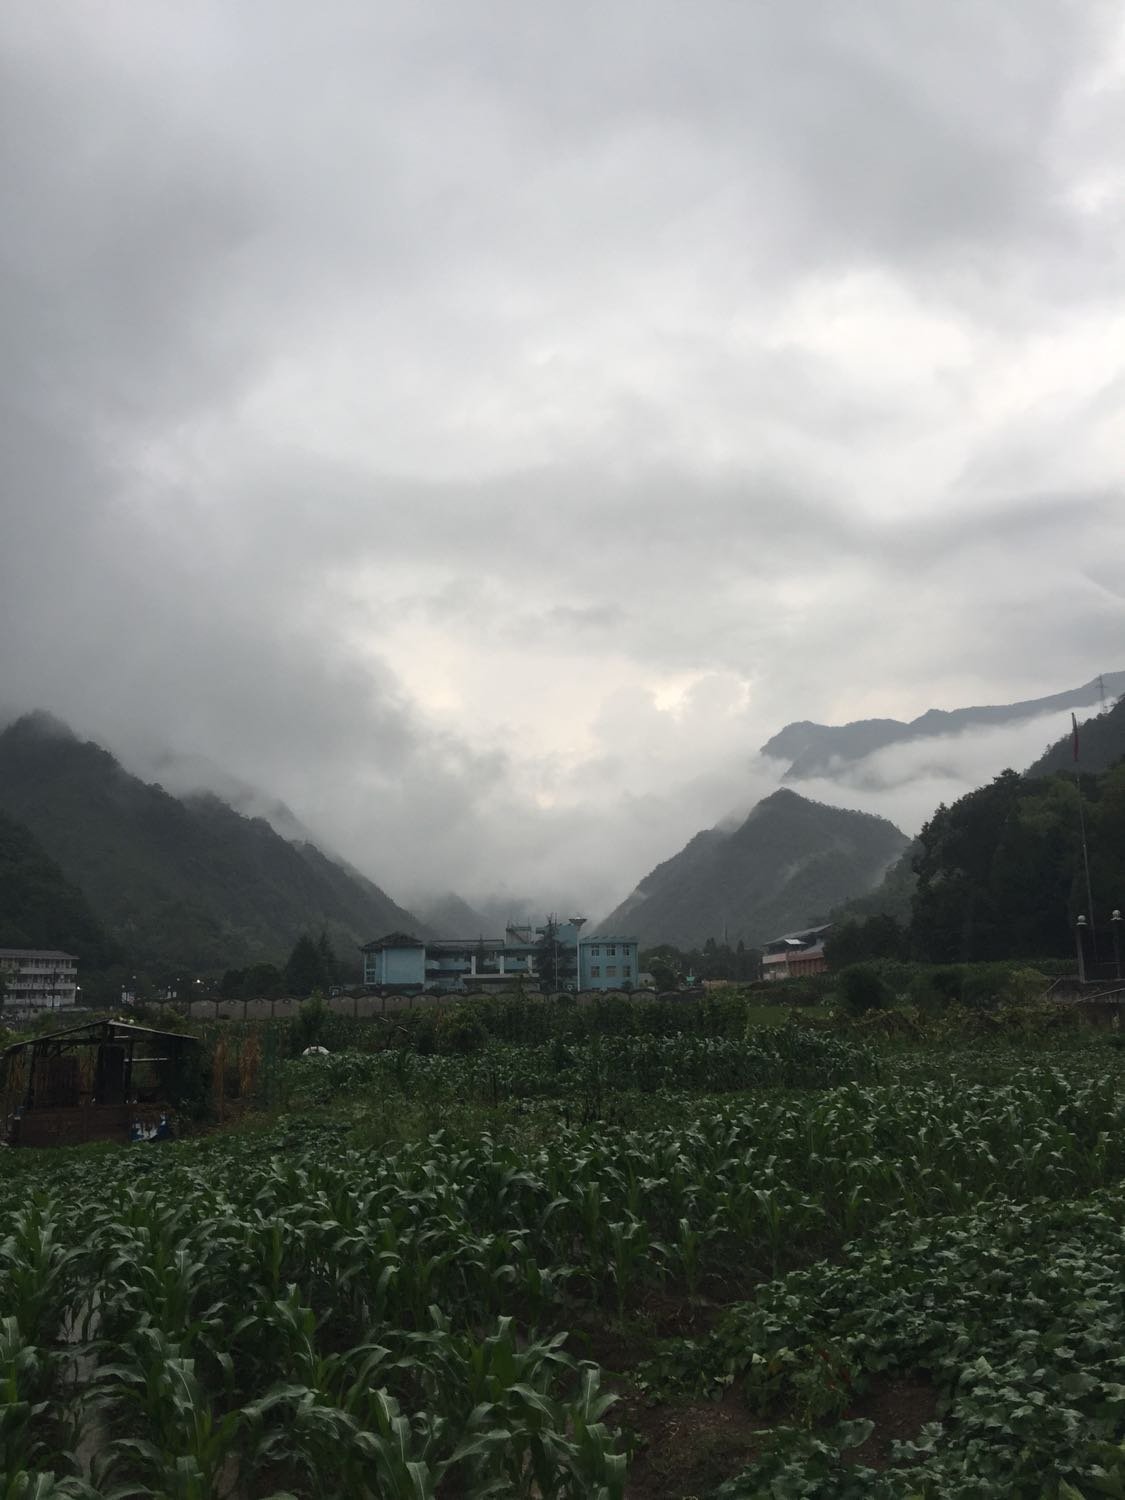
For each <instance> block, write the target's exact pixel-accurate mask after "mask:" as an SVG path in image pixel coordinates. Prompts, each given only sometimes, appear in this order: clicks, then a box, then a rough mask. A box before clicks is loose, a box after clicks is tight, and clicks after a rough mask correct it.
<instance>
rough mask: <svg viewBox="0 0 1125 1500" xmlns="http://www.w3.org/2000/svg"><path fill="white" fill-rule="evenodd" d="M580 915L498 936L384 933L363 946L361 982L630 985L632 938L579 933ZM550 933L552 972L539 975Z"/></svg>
mask: <svg viewBox="0 0 1125 1500" xmlns="http://www.w3.org/2000/svg"><path fill="white" fill-rule="evenodd" d="M585 920H586V919H585V918H584V917H568V918H567V919H566V920H565V921H563V922H554V921H552V922H550V923H545V924H544V925H543V926H542V927H531V926H509V927H508V928H507V930H506V931H505V933H504V936H503V937H502V938H486V937H476V938H435V939H431V940H429V941H427V942H423V941H422V940H421V939H420V938H417V937H414V936H413V935H412V934H411V933H406V932H392V933H389V934H388V935H387V936H386V937H383V938H379V939H378V941H376V942H372V943H365V944H364V946H363V948H362V949H361V952H362V953H363V982H364V984H365V985H367V986H368V987H369V988H371V989H384V990H386V989H390V990H398V991H401V992H403V993H407V994H417V993H419V992H421V991H422V990H438V991H445V992H450V993H461V994H471V993H475V992H476V993H479V992H481V991H491V992H493V993H496V992H502V991H504V990H506V989H513V988H515V987H516V986H517V985H519V984H527V985H531V984H537V985H538V987H539V988H540V989H561V990H574V989H578V990H619V989H632V988H633V986H634V985H635V984H636V982H637V973H638V960H637V939H636V938H634V937H618V936H616V935H608V936H607V935H603V934H598V935H597V936H594V937H587V938H584V937H582V936H581V930H582V926H583V924H584V922H585ZM548 935H553V937H554V940H555V946H554V948H553V949H552V950H551V951H552V957H551V960H550V962H551V967H552V970H553V972H550V973H546V974H540V973H539V972H538V969H537V963H538V960H539V958H540V957H541V954H542V951H543V950H542V947H541V944H542V943H543V940H544V939H545V938H546V937H548Z"/></svg>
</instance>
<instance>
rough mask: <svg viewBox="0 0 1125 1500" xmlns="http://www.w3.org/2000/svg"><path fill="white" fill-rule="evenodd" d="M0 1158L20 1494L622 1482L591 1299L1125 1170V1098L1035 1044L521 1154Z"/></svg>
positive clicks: (611, 1487)
mask: <svg viewBox="0 0 1125 1500" xmlns="http://www.w3.org/2000/svg"><path fill="white" fill-rule="evenodd" d="M0 1173H2V1174H3V1175H2V1176H0V1181H3V1182H4V1189H5V1190H4V1199H3V1207H2V1208H0V1320H2V1322H0V1329H2V1333H3V1338H2V1346H0V1380H2V1381H3V1382H4V1390H5V1395H6V1404H5V1405H4V1406H3V1407H2V1408H0V1472H3V1473H4V1474H5V1475H7V1476H13V1477H12V1478H11V1480H10V1487H9V1491H8V1494H10V1495H11V1496H12V1497H13V1500H14V1497H17V1496H21V1495H24V1494H27V1495H32V1494H34V1495H37V1496H38V1497H39V1500H47V1497H48V1496H49V1495H51V1494H57V1495H60V1496H62V1495H81V1494H89V1493H91V1492H93V1493H100V1494H110V1493H117V1494H121V1495H124V1494H125V1493H132V1494H153V1495H168V1496H174V1497H177V1500H191V1497H203V1496H212V1495H219V1494H222V1493H225V1492H226V1491H227V1490H229V1489H230V1488H231V1486H233V1485H237V1486H238V1490H237V1492H238V1493H241V1494H245V1495H259V1494H262V1495H264V1494H267V1493H269V1492H270V1489H271V1486H272V1487H273V1488H274V1489H277V1490H281V1489H285V1490H288V1491H289V1492H291V1493H297V1494H301V1495H305V1494H309V1495H311V1494H322V1493H339V1494H347V1495H356V1496H364V1495H372V1496H380V1497H382V1496H397V1495H399V1494H405V1493H410V1494H412V1495H414V1496H415V1497H420V1496H424V1495H426V1494H428V1493H432V1492H434V1491H435V1490H436V1489H437V1487H438V1486H439V1485H441V1486H442V1493H461V1494H468V1495H473V1496H476V1495H483V1494H485V1493H492V1492H494V1491H495V1490H497V1489H499V1490H500V1491H502V1492H503V1493H505V1494H514V1495H531V1494H533V1493H534V1494H537V1495H541V1496H545V1497H550V1496H558V1497H569V1496H602V1495H604V1496H606V1497H607V1500H608V1497H610V1496H613V1495H616V1494H619V1493H620V1492H621V1485H622V1483H623V1478H622V1474H623V1460H622V1448H621V1445H620V1443H619V1442H618V1441H617V1440H616V1439H615V1438H614V1437H613V1435H612V1432H611V1431H610V1429H609V1427H608V1426H607V1423H606V1421H605V1420H604V1418H605V1415H606V1413H605V1400H604V1397H603V1396H602V1395H601V1393H600V1391H599V1386H598V1377H597V1372H596V1371H595V1370H593V1369H592V1368H591V1367H589V1366H586V1367H581V1366H578V1365H576V1364H575V1363H574V1362H573V1360H570V1359H569V1358H568V1357H567V1356H566V1354H565V1352H564V1350H563V1348H562V1347H561V1345H560V1344H559V1342H558V1341H557V1337H556V1333H557V1331H559V1330H562V1329H564V1328H566V1327H567V1325H568V1322H569V1321H570V1320H571V1318H572V1317H574V1316H575V1315H576V1314H577V1312H578V1310H579V1308H580V1307H582V1306H586V1307H590V1306H600V1305H603V1304H604V1303H606V1302H609V1303H610V1304H616V1305H617V1306H618V1307H620V1308H625V1307H627V1306H629V1305H630V1304H632V1303H633V1302H634V1301H635V1300H636V1299H637V1298H638V1297H640V1296H642V1295H644V1293H645V1292H646V1290H647V1289H648V1288H650V1287H652V1286H654V1285H663V1286H664V1287H667V1288H672V1289H674V1290H676V1291H679V1292H685V1293H690V1292H692V1291H694V1290H696V1289H698V1288H700V1287H701V1286H711V1287H715V1286H721V1287H729V1286H731V1285H732V1284H733V1283H734V1282H735V1281H736V1280H737V1281H738V1282H739V1283H740V1284H741V1285H743V1286H745V1284H746V1280H747V1278H748V1277H749V1278H763V1279H764V1278H768V1277H770V1276H775V1275H777V1274H778V1273H779V1272H781V1271H783V1270H785V1269H788V1268H790V1267H792V1266H795V1265H796V1266H800V1265H802V1264H807V1263H808V1262H810V1261H811V1260H813V1259H815V1258H816V1257H817V1256H820V1255H822V1254H823V1253H824V1252H825V1251H826V1250H827V1249H829V1248H831V1247H833V1246H839V1245H840V1244H842V1243H843V1242H844V1241H847V1240H850V1239H852V1238H854V1237H855V1236H857V1235H860V1234H863V1233H866V1232H869V1231H871V1230H873V1229H875V1228H876V1227H877V1226H878V1225H879V1224H881V1223H882V1222H883V1221H885V1220H886V1219H887V1217H888V1215H891V1214H893V1213H895V1212H897V1211H901V1210H905V1211H906V1212H907V1213H909V1214H913V1215H921V1214H932V1213H937V1212H948V1211H951V1210H952V1211H964V1210H968V1209H970V1208H971V1207H972V1206H973V1205H974V1204H975V1203H977V1202H979V1201H980V1200H982V1199H985V1198H997V1197H1004V1198H1007V1199H1010V1200H1012V1201H1027V1200H1029V1199H1032V1198H1034V1197H1037V1196H1039V1197H1042V1198H1044V1199H1055V1200H1060V1199H1065V1198H1070V1197H1077V1196H1080V1195H1082V1194H1085V1193H1088V1192H1089V1191H1091V1190H1093V1189H1095V1188H1098V1187H1099V1186H1101V1185H1103V1184H1105V1183H1109V1182H1113V1181H1116V1180H1118V1179H1120V1178H1121V1177H1122V1176H1125V1106H1123V1105H1122V1103H1121V1102H1120V1101H1119V1099H1118V1097H1117V1094H1116V1092H1115V1090H1114V1088H1113V1086H1112V1083H1111V1082H1109V1081H1106V1080H1102V1081H1097V1080H1095V1081H1090V1082H1086V1083H1075V1082H1073V1081H1068V1080H1066V1079H1064V1078H1061V1077H1059V1076H1057V1075H1055V1074H1052V1073H1050V1072H1047V1071H1044V1072H1040V1073H1036V1074H1034V1075H1031V1076H1029V1077H1028V1078H1026V1079H1024V1080H1021V1081H1015V1082H1012V1083H1011V1084H1009V1085H1007V1086H1005V1087H1003V1088H998V1089H987V1090H986V1089H976V1088H958V1087H952V1086H950V1087H946V1088H944V1089H943V1088H940V1087H937V1086H933V1085H931V1086H928V1087H923V1088H918V1089H904V1088H895V1089H886V1088H880V1087H878V1086H870V1085H869V1086H860V1085H857V1084H849V1085H846V1086H844V1087H842V1088H839V1089H836V1090H832V1091H830V1092H828V1093H826V1094H823V1095H819V1096H802V1097H788V1098H778V1097H776V1096H774V1097H772V1098H769V1099H760V1100H756V1101H752V1102H750V1103H739V1104H731V1105H728V1106H726V1107H714V1108H710V1109H709V1110H708V1112H706V1113H704V1114H702V1115H701V1117H700V1118H698V1119H696V1120H693V1121H690V1122H688V1123H686V1124H677V1125H668V1126H665V1127H662V1128H660V1129H654V1130H648V1131H620V1130H619V1131H613V1130H608V1129H600V1130H599V1129H577V1128H569V1129H567V1128H560V1129H559V1130H558V1132H557V1133H556V1135H555V1136H554V1137H553V1138H552V1139H551V1141H550V1142H549V1143H547V1144H545V1145H543V1146H540V1147H538V1148H536V1149H534V1150H530V1151H523V1152H521V1151H519V1150H517V1149H516V1148H514V1147H513V1146H511V1145H509V1144H505V1143H502V1142H499V1141H496V1140H493V1139H490V1138H488V1137H483V1138H478V1139H475V1140H471V1141H460V1140H456V1139H449V1138H445V1137H443V1136H440V1135H439V1136H436V1137H433V1138H431V1139H430V1140H428V1141H422V1142H418V1143H416V1144H414V1145H411V1146H408V1147H405V1148H403V1149H401V1150H399V1151H398V1152H396V1153H394V1154H393V1155H385V1154H379V1153H375V1152H361V1151H354V1150H351V1151H349V1150H347V1149H346V1148H345V1147H343V1146H342V1145H341V1138H340V1136H339V1135H338V1134H334V1133H332V1132H330V1131H313V1132H310V1133H309V1134H308V1135H307V1137H306V1138H305V1140H304V1142H303V1144H301V1143H298V1142H295V1141H290V1142H289V1144H288V1145H287V1146H285V1147H284V1148H281V1141H280V1140H279V1138H278V1137H276V1136H275V1137H273V1138H268V1137H266V1138H262V1137H259V1138H255V1137H252V1136H242V1137H237V1138H230V1139H229V1140H224V1141H220V1142H212V1143H199V1144H192V1143H185V1144H184V1145H181V1146H176V1147H171V1148H167V1149H166V1150H163V1151H161V1150H156V1149H153V1150H151V1151H150V1152H146V1151H145V1150H144V1149H143V1148H137V1149H135V1150H134V1151H131V1152H127V1151H121V1152H116V1153H107V1154H105V1155H102V1156H100V1157H90V1156H85V1157H77V1158H71V1159H64V1160H63V1161H61V1162H56V1163H55V1164H53V1165H50V1166H47V1167H44V1168H42V1169H41V1170H40V1171H39V1172H38V1173H37V1174H36V1175H35V1177H34V1178H33V1177H32V1175H31V1172H30V1170H29V1168H28V1166H27V1162H26V1158H24V1159H22V1160H20V1161H18V1162H12V1163H7V1162H6V1163H5V1164H4V1167H3V1168H0ZM33 1183H34V1188H33V1190H32V1191H30V1192H29V1191H28V1189H29V1188H30V1187H32V1184H33ZM513 1316H514V1318H515V1320H516V1321H515V1322H509V1321H507V1319H508V1318H510V1317H513ZM541 1330H547V1333H546V1334H545V1335H544V1334H543V1333H542V1332H541ZM470 1394H471V1396H472V1400H471V1401H470V1400H469V1395H470ZM95 1449H96V1450H97V1452H98V1454H99V1458H98V1461H97V1463H95V1464H93V1465H91V1463H90V1462H89V1455H90V1454H91V1453H92V1452H93V1451H94V1450H95ZM50 1470H53V1471H54V1472H55V1473H56V1474H57V1475H58V1479H57V1481H51V1482H48V1481H46V1480H43V1481H42V1487H41V1488H32V1486H33V1485H34V1484H39V1483H40V1481H39V1479H38V1478H36V1477H35V1476H38V1475H41V1474H43V1473H46V1472H48V1471H50ZM21 1475H22V1476H24V1477H23V1478H20V1476H21ZM88 1481H89V1482H91V1483H92V1484H93V1486H94V1489H93V1491H91V1490H90V1488H89V1487H88V1483H87V1482H88ZM51 1484H53V1485H54V1488H53V1489H52V1488H51ZM125 1484H129V1485H132V1486H133V1488H131V1489H129V1490H128V1491H126V1490H123V1489H121V1488H120V1486H122V1485H125Z"/></svg>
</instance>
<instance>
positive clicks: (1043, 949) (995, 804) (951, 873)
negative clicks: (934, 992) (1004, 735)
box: [827, 763, 1125, 968]
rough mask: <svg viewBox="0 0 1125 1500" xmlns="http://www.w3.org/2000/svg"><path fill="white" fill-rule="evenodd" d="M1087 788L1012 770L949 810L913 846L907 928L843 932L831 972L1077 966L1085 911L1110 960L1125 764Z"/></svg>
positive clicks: (1119, 903) (1119, 902) (1122, 850)
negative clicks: (1012, 961) (884, 964)
mask: <svg viewBox="0 0 1125 1500" xmlns="http://www.w3.org/2000/svg"><path fill="white" fill-rule="evenodd" d="M1080 788H1081V789H1080ZM1080 788H1079V783H1078V782H1077V781H1076V780H1075V778H1074V777H1071V776H1049V777H1036V778H1031V779H1029V778H1027V777H1023V776H1019V775H1017V773H1016V772H1015V771H1004V772H1002V773H1001V774H1000V775H999V776H997V777H996V778H995V780H993V781H992V782H990V783H989V784H988V785H987V786H983V787H979V788H978V789H977V790H976V791H973V792H969V793H968V794H967V795H966V796H964V797H961V798H959V800H958V801H956V802H954V803H953V804H952V805H951V806H949V807H946V806H944V805H943V806H941V807H939V808H938V809H937V811H936V812H935V813H934V815H933V817H932V818H931V819H930V820H929V822H928V823H927V824H926V825H925V827H924V828H923V829H922V832H921V834H920V835H919V838H918V841H917V844H916V846H915V850H914V854H913V861H912V862H913V869H914V872H915V876H916V886H915V889H914V894H913V898H912V901H911V907H910V917H909V921H908V922H906V923H903V922H900V921H898V920H897V919H896V918H894V917H893V916H891V915H889V914H887V913H881V914H876V915H874V916H870V917H867V918H863V919H853V920H849V921H845V922H843V923H841V924H839V925H838V926H837V927H836V929H835V930H834V931H833V932H832V934H831V936H830V938H829V942H828V947H827V953H828V958H829V962H830V964H831V965H832V967H833V968H839V967H842V966H844V965H847V964H851V963H857V962H862V961H864V960H869V959H875V958H906V957H911V958H917V959H921V960H924V961H926V962H929V963H968V962H981V961H989V960H997V959H1008V958H1034V957H1041V958H1067V957H1069V956H1070V955H1071V954H1072V953H1073V952H1074V942H1075V937H1074V933H1075V922H1076V919H1077V917H1078V915H1079V913H1084V914H1085V915H1086V916H1087V918H1088V919H1089V918H1091V917H1092V918H1093V925H1094V927H1095V928H1096V929H1098V930H1100V932H1101V933H1102V943H1103V948H1104V950H1105V951H1104V952H1102V951H1101V950H1099V956H1101V957H1103V958H1108V957H1109V954H1110V949H1109V944H1108V937H1107V928H1108V923H1109V915H1110V912H1111V910H1113V909H1114V908H1120V907H1123V906H1125V763H1122V764H1119V765H1117V766H1114V767H1113V768H1111V769H1110V770H1108V771H1105V772H1103V773H1102V774H1101V775H1097V776H1090V775H1084V776H1082V777H1081V782H1080ZM1080 797H1081V805H1080ZM1083 818H1084V820H1085V825H1086V831H1087V844H1088V849H1089V861H1090V887H1091V890H1092V893H1093V911H1092V912H1091V911H1089V910H1088V907H1089V905H1090V902H1089V898H1088V895H1087V889H1086V876H1085V870H1084V866H1083V859H1082V838H1081V829H1082V821H1083Z"/></svg>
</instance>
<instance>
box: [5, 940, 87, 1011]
mask: <svg viewBox="0 0 1125 1500" xmlns="http://www.w3.org/2000/svg"><path fill="white" fill-rule="evenodd" d="M0 978H3V981H4V1004H5V1006H6V1007H8V1008H9V1009H11V1010H63V1009H65V1008H66V1007H67V1006H73V1005H74V1004H75V1000H76V997H77V994H78V959H77V958H76V957H75V955H74V954H73V953H63V952H62V951H61V950H60V949H57V948H0Z"/></svg>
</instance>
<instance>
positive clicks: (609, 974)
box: [605, 964, 617, 979]
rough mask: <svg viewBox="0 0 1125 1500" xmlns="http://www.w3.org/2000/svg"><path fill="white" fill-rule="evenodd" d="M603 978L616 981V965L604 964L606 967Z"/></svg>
mask: <svg viewBox="0 0 1125 1500" xmlns="http://www.w3.org/2000/svg"><path fill="white" fill-rule="evenodd" d="M605 977H606V978H607V979H616V978H617V965H616V964H606V966H605Z"/></svg>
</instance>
